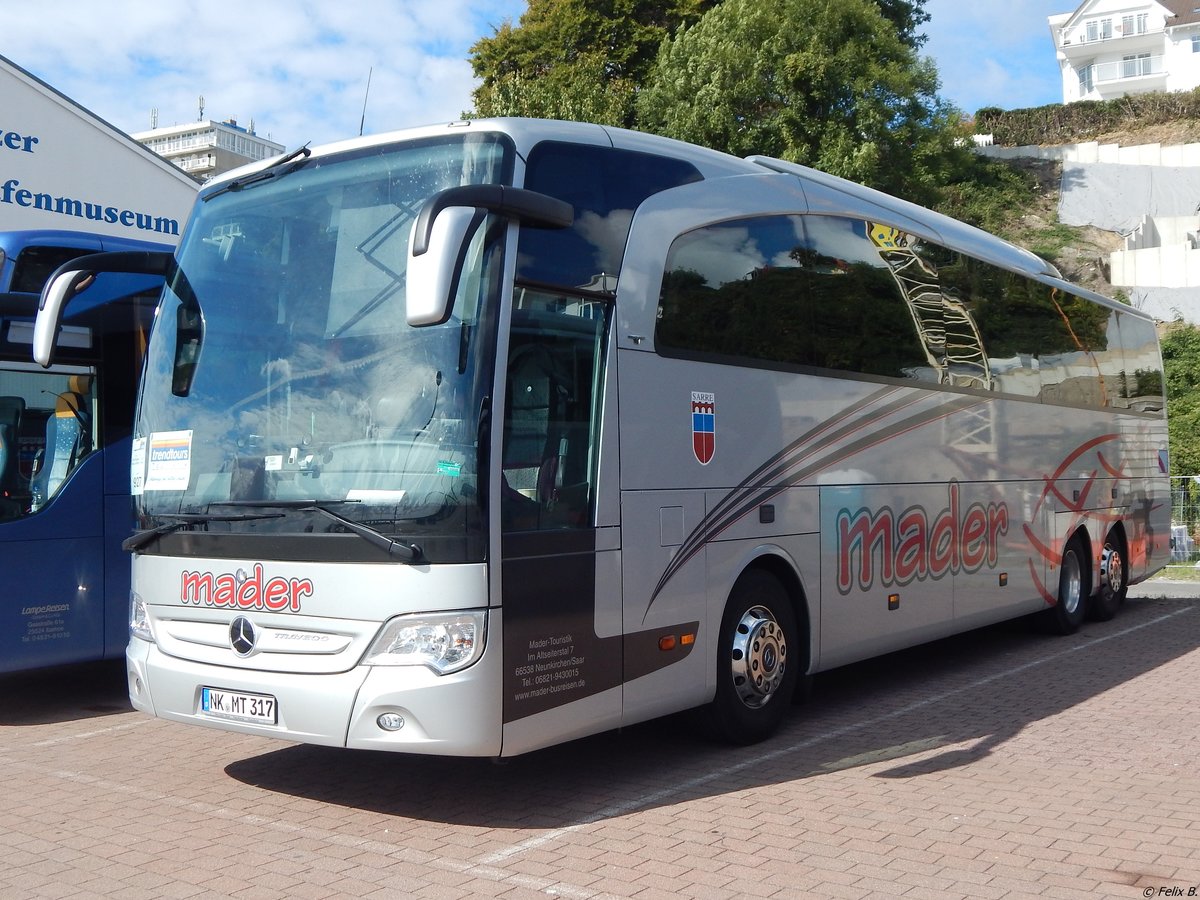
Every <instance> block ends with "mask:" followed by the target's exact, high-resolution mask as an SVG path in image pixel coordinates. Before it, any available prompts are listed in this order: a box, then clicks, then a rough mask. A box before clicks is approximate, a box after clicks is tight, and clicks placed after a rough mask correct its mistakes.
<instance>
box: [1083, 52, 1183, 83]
mask: <svg viewBox="0 0 1200 900" xmlns="http://www.w3.org/2000/svg"><path fill="white" fill-rule="evenodd" d="M1165 74H1166V70H1165V69H1163V58H1162V57H1161V56H1141V57H1138V58H1137V59H1118V60H1114V61H1112V62H1102V63H1093V65H1092V81H1093V82H1094V83H1096V84H1104V83H1105V82H1109V81H1122V80H1125V79H1127V78H1146V77H1148V76H1153V75H1165Z"/></svg>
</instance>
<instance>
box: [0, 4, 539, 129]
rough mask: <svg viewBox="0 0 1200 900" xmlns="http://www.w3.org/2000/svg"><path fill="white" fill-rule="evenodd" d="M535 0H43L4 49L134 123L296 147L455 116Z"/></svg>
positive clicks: (118, 119)
mask: <svg viewBox="0 0 1200 900" xmlns="http://www.w3.org/2000/svg"><path fill="white" fill-rule="evenodd" d="M524 7H525V4H524V2H523V0H437V2H428V0H379V2H368V3H361V2H353V0H350V2H342V3H328V2H319V0H293V2H283V0H252V2H244V3H242V4H239V5H237V6H233V5H231V4H214V3H200V2H195V0H189V2H168V3H163V2H146V0H109V2H105V3H95V2H89V0H43V2H36V3H28V4H19V5H18V4H14V5H13V7H12V9H6V10H5V23H4V34H5V41H4V44H5V49H4V54H5V55H6V56H7V57H8V58H9V59H11V60H12V61H13V62H15V63H16V64H17V65H19V66H21V67H22V68H24V69H27V70H28V71H30V72H32V73H33V74H34V75H36V76H38V77H39V78H41V79H42V80H43V81H45V82H47V83H48V84H50V85H51V86H52V87H54V88H55V89H57V90H59V91H61V92H62V93H64V94H66V95H67V96H68V97H70V98H71V99H73V100H75V101H76V102H77V103H79V104H80V105H82V106H84V107H86V108H87V109H89V110H91V111H92V112H94V113H95V114H96V115H98V116H100V117H101V118H103V119H106V120H107V121H108V122H110V123H111V124H112V125H114V126H116V127H117V128H120V129H121V130H123V131H129V132H134V131H141V130H144V129H147V128H149V127H150V111H151V109H157V110H158V122H159V124H160V125H170V124H175V123H182V122H188V121H193V120H195V119H196V118H198V116H199V101H198V98H199V97H200V96H201V95H203V97H204V101H205V103H204V106H205V109H204V113H205V117H206V118H210V119H219V120H223V119H228V118H235V119H237V120H238V123H239V124H241V125H248V124H249V122H250V120H253V121H254V123H255V127H256V130H257V131H258V132H259V133H260V134H263V135H267V134H269V135H270V136H271V137H272V138H273V139H274V140H277V141H279V142H281V143H283V144H286V145H287V146H288V147H289V148H292V147H296V146H299V145H300V144H303V143H305V142H306V141H312V142H313V143H314V144H318V143H325V142H327V141H331V140H337V139H339V138H343V137H349V136H351V135H354V134H357V133H358V128H359V122H360V120H361V118H362V112H363V99H364V92H365V91H366V88H367V77H368V72H371V86H370V96H369V99H368V104H367V114H366V128H365V130H366V131H367V132H368V133H378V132H382V131H390V130H393V129H395V128H403V127H408V126H411V125H420V124H425V123H428V122H438V121H450V120H453V119H457V118H458V117H459V114H460V113H461V112H462V111H463V110H466V109H469V108H470V105H471V103H470V92H471V89H472V87H473V85H474V80H473V78H472V75H471V69H470V65H469V63H468V62H467V55H468V51H469V48H470V46H471V45H472V44H473V43H474V42H475V41H476V40H477V39H478V38H479V37H482V36H485V35H490V34H492V30H493V28H494V27H495V26H498V25H500V24H501V23H502V22H503V21H504V20H505V19H506V18H512V19H513V20H514V22H515V21H516V19H518V18H519V16H520V14H521V12H522V11H523V10H524Z"/></svg>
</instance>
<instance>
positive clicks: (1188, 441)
mask: <svg viewBox="0 0 1200 900" xmlns="http://www.w3.org/2000/svg"><path fill="white" fill-rule="evenodd" d="M1161 343H1162V354H1163V367H1164V369H1165V371H1166V376H1167V386H1166V387H1167V411H1168V413H1169V415H1168V417H1167V428H1168V430H1169V431H1170V446H1171V453H1170V457H1171V474H1172V475H1196V474H1200V328H1197V327H1196V326H1194V325H1185V324H1182V323H1177V324H1175V325H1173V326H1171V327H1170V328H1169V329H1168V330H1167V332H1166V334H1164V335H1163V336H1162V341H1161Z"/></svg>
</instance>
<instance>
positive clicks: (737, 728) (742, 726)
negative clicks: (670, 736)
mask: <svg viewBox="0 0 1200 900" xmlns="http://www.w3.org/2000/svg"><path fill="white" fill-rule="evenodd" d="M798 640H799V636H798V634H797V629H796V615H795V612H794V611H793V609H792V604H791V600H790V598H789V597H788V593H787V591H786V590H785V589H784V587H783V585H782V584H780V583H779V580H778V579H776V578H774V577H773V576H771V575H769V574H768V573H766V572H763V571H759V570H754V569H751V570H750V571H747V572H745V573H743V574H742V576H741V577H740V578H739V579H738V580H737V583H736V584H735V585H734V586H733V591H732V592H731V593H730V595H729V601H728V603H727V604H726V606H725V615H724V617H723V618H722V622H721V634H720V638H719V641H718V644H717V693H716V696H715V697H714V698H713V701H712V703H711V704H710V705H709V708H708V720H709V723H710V725H711V726H712V730H713V731H714V732H715V733H716V735H717V737H719V738H721V739H722V740H725V741H728V742H730V743H734V744H755V743H758V742H759V741H761V740H764V739H765V738H767V737H770V736H771V735H772V734H773V733H774V732H775V731H776V730H777V729H778V728H779V725H780V723H781V722H782V721H783V717H784V715H785V714H786V712H787V711H788V709H789V708H790V706H791V703H792V694H793V692H794V691H795V688H796V681H797V676H798V675H799V674H800V672H799V667H798V663H799V660H800V659H801V658H802V657H803V654H802V653H801V652H800V650H799V646H798V644H797V641H798Z"/></svg>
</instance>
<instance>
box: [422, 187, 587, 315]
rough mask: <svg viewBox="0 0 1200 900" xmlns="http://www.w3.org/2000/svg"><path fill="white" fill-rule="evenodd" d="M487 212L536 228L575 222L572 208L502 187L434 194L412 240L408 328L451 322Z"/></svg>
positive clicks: (569, 205) (540, 195) (423, 212)
mask: <svg viewBox="0 0 1200 900" xmlns="http://www.w3.org/2000/svg"><path fill="white" fill-rule="evenodd" d="M486 213H494V214H496V215H501V216H506V217H508V218H510V219H517V220H519V221H521V222H522V223H524V224H528V225H532V226H534V227H538V228H569V227H570V226H571V224H572V223H573V222H574V221H575V210H574V209H573V208H572V207H571V204H569V203H564V202H563V201H562V200H557V199H555V198H554V197H550V196H547V195H546V194H539V193H537V192H536V191H526V190H522V189H521V188H512V187H505V186H504V185H501V184H464V185H462V186H461V187H454V188H447V189H446V190H444V191H440V192H439V193H437V194H434V195H433V196H432V197H430V198H429V199H428V200H426V201H425V205H424V206H422V207H421V211H420V212H419V213H418V214H417V218H416V221H414V222H413V228H412V233H411V234H410V235H409V240H408V268H407V274H406V276H405V316H406V318H407V320H408V324H409V325H437V324H439V323H441V322H444V321H446V319H447V318H449V316H450V307H451V302H452V300H453V297H454V291H455V288H456V285H457V283H458V277H459V275H460V273H461V269H462V263H463V258H464V257H465V255H466V251H467V239H468V238H469V236H470V235H471V233H472V231H473V230H474V229H475V228H476V227H478V222H479V221H482V219H483V216H484V214H486Z"/></svg>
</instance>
